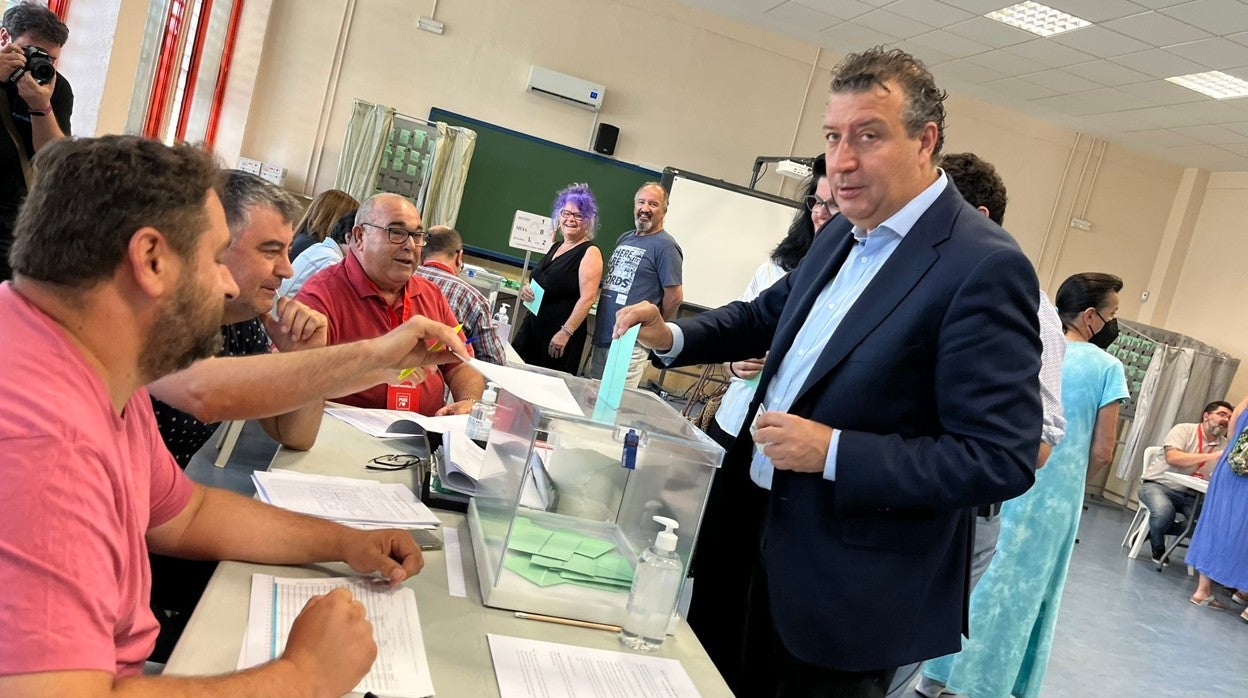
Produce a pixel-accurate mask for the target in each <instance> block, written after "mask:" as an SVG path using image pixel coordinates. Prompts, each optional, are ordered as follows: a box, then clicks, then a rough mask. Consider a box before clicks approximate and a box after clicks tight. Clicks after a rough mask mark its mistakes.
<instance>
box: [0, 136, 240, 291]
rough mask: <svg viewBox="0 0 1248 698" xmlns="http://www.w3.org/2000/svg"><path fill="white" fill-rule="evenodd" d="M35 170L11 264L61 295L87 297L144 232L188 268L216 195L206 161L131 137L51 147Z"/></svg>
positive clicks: (199, 154) (189, 150)
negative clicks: (152, 232) (163, 242)
mask: <svg viewBox="0 0 1248 698" xmlns="http://www.w3.org/2000/svg"><path fill="white" fill-rule="evenodd" d="M34 170H35V181H34V185H33V186H32V187H31V189H30V193H29V194H27V196H26V200H25V202H24V203H23V204H22V209H21V213H19V214H18V217H17V224H16V226H15V227H14V229H13V247H12V248H11V249H10V250H9V264H10V265H11V266H12V267H13V271H14V273H16V274H20V275H21V276H24V277H26V278H28V279H32V280H35V281H41V282H43V283H47V284H54V285H57V286H61V287H64V288H65V289H79V290H82V289H88V288H91V287H92V286H94V285H95V284H96V283H97V282H99V281H101V280H103V279H105V278H108V277H110V276H112V274H113V272H114V271H115V270H116V269H117V266H118V265H119V264H121V263H122V260H123V259H124V258H125V256H126V247H127V246H128V245H129V244H130V239H131V238H132V237H133V236H134V233H135V232H136V231H138V230H139V229H140V228H144V227H152V228H155V229H157V230H159V231H160V232H161V234H163V235H164V236H165V239H167V240H168V241H169V244H170V246H171V247H172V248H173V249H174V251H175V252H177V254H179V255H180V256H182V257H183V258H184V259H192V258H193V257H194V252H195V246H196V244H197V243H198V241H199V236H200V235H201V234H203V233H204V231H206V230H207V229H208V226H209V222H208V213H207V211H206V210H205V204H206V202H207V198H208V192H210V191H213V190H217V186H218V179H217V173H218V170H217V165H216V163H215V162H213V159H212V157H211V156H210V155H208V154H207V153H205V152H203V151H202V150H199V149H197V148H195V147H193V146H190V145H185V144H182V145H175V146H166V145H163V144H161V143H160V142H158V141H153V140H146V139H143V138H139V137H137V136H103V137H101V138H81V139H74V140H70V139H68V138H65V139H61V140H57V141H54V142H52V143H49V144H48V145H46V146H44V147H43V148H40V149H39V153H38V154H36V155H35V160H34ZM217 191H218V194H219V193H220V192H219V190H217Z"/></svg>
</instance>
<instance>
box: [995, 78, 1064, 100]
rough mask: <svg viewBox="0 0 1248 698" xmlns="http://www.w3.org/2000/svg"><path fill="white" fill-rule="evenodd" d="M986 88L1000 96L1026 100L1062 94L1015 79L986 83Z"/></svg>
mask: <svg viewBox="0 0 1248 698" xmlns="http://www.w3.org/2000/svg"><path fill="white" fill-rule="evenodd" d="M984 87H986V88H988V89H990V90H992V91H993V92H995V93H998V94H1003V95H1007V96H1009V97H1015V98H1017V99H1026V100H1032V99H1043V98H1045V97H1053V96H1056V95H1058V94H1060V93H1059V92H1058V91H1057V90H1051V89H1049V88H1047V87H1044V86H1043V85H1037V84H1036V83H1034V82H1028V81H1027V80H1024V79H1022V78H1013V77H1010V78H1003V79H1001V80H994V81H992V82H989V83H985V84H984Z"/></svg>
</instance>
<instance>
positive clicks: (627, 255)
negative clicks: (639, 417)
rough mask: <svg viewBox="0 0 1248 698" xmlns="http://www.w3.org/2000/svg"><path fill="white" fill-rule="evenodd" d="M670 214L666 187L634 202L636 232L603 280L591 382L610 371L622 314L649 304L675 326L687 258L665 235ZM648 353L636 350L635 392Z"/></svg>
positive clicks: (646, 191)
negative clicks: (613, 342)
mask: <svg viewBox="0 0 1248 698" xmlns="http://www.w3.org/2000/svg"><path fill="white" fill-rule="evenodd" d="M666 214H667V192H666V191H665V190H664V189H663V187H662V185H660V184H659V183H658V182H647V183H645V184H643V185H642V186H641V189H638V190H637V196H636V197H635V198H634V200H633V222H634V223H635V224H636V225H637V228H636V229H635V230H630V231H628V232H627V233H624V234H623V235H621V236H620V239H619V240H618V241H617V242H616V247H615V252H613V253H612V254H611V261H610V262H609V263H608V264H607V269H606V272H605V273H604V274H603V275H602V293H601V294H600V295H599V296H598V311H597V315H596V318H595V320H594V338H593V343H594V348H593V351H592V352H591V353H590V364H589V377H590V378H602V372H603V370H604V369H605V368H606V365H607V349H608V347H609V346H610V345H611V330H612V328H613V327H614V326H615V313H616V311H617V310H619V309H620V308H623V307H624V306H626V305H632V304H633V303H640V302H641V301H650V302H651V303H654V304H655V305H657V306H659V308H661V309H662V311H663V318H664V319H666V320H670V319H672V318H673V317H675V316H676V311H677V310H678V309H679V308H680V303H681V301H683V300H684V298H685V294H684V290H683V287H682V286H681V283H682V282H681V272H682V266H683V264H684V261H685V255H684V253H683V252H681V250H680V245H678V244H676V238H674V237H672V236H671V235H670V234H668V232H667V231H665V230H663V217H664V215H666ZM648 353H649V352H647V351H646V350H645V349H642V348H641V347H637V348H636V349H634V350H633V359H632V362H631V363H630V364H629V367H628V379H627V381H626V385H628V386H629V387H630V388H635V387H637V386H638V385H639V384H640V383H641V373H642V371H643V370H644V369H645V366H646V358H647V355H648Z"/></svg>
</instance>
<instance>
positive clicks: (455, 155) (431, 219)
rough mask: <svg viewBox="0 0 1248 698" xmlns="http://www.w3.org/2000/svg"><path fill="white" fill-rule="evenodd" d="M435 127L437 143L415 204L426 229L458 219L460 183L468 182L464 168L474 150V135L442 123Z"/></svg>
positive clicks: (462, 188) (462, 184)
mask: <svg viewBox="0 0 1248 698" xmlns="http://www.w3.org/2000/svg"><path fill="white" fill-rule="evenodd" d="M435 125H436V126H437V128H438V141H437V144H436V146H435V148H434V151H433V164H432V165H431V167H430V173H429V186H427V187H425V189H424V191H423V193H422V196H421V200H420V201H418V202H416V206H417V208H419V209H420V216H421V218H422V219H424V221H425V225H426V226H434V225H445V226H450V227H452V228H454V227H455V221H456V219H458V218H459V203H460V200H461V199H462V198H463V196H464V184H465V183H467V181H468V165H469V164H470V163H471V162H472V153H473V150H475V149H476V147H477V133H476V131H472V130H470V129H466V128H461V127H459V126H449V125H447V124H444V123H442V122H438V123H437V124H435Z"/></svg>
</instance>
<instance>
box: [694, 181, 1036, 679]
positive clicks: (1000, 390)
mask: <svg viewBox="0 0 1248 698" xmlns="http://www.w3.org/2000/svg"><path fill="white" fill-rule="evenodd" d="M849 232H850V223H849V222H848V221H846V220H845V219H844V217H843V216H841V217H837V218H836V219H834V220H833V221H832V222H830V223H829V224H828V225H827V226H826V227H825V228H824V229H823V231H822V232H821V233H820V234H819V235H818V237H816V239H815V242H814V245H813V246H812V247H811V249H810V252H809V253H808V254H807V255H806V257H805V259H804V260H803V261H802V263H801V264H800V265H799V266H798V267H797V268H796V269H794V270H793V271H792V272H791V273H789V274H788V275H787V276H786V277H784V278H783V279H781V280H780V281H778V282H777V283H776V284H775V285H774V286H772V287H771V288H770V289H768V290H767V291H764V292H763V293H762V294H761V295H760V296H759V297H758V298H757V299H755V300H754V301H752V302H750V303H742V302H735V303H731V304H729V305H726V306H723V307H721V308H717V309H715V310H712V311H709V312H706V313H702V314H700V315H698V316H696V317H694V318H690V319H684V320H678V321H677V324H678V325H679V326H680V327H681V329H682V331H683V332H684V336H685V345H684V348H683V350H682V351H681V353H680V355H679V356H678V357H677V359H676V361H675V362H673V363H676V364H700V363H712V362H719V361H727V360H731V359H743V358H746V357H751V356H762V354H763V352H764V351H765V350H768V349H770V351H771V354H770V356H769V357H768V359H767V363H766V367H765V368H764V369H763V372H762V377H761V382H760V386H759V390H758V393H757V395H756V396H755V399H754V404H753V405H751V408H750V412H749V418H748V419H747V420H746V422H745V423H746V424H747V425H748V424H749V422H750V420H751V419H752V418H753V413H754V411H755V410H756V409H757V406H758V403H759V401H760V400H761V399H762V396H764V395H765V394H766V392H767V386H768V384H769V383H770V382H771V379H772V378H773V377H774V375H775V372H776V369H777V367H779V365H780V362H781V360H782V359H783V358H784V355H785V353H786V352H787V351H788V350H789V349H790V348H792V345H793V341H794V338H795V337H796V335H797V331H798V329H799V328H800V327H801V325H802V322H803V321H804V320H805V318H806V316H807V314H808V313H809V311H810V308H811V306H812V305H813V303H814V300H815V297H816V296H817V295H818V294H819V292H820V291H821V290H822V289H823V288H824V286H826V285H827V284H828V282H829V281H830V280H831V279H832V278H833V276H834V275H835V274H836V272H837V270H838V269H840V266H841V264H842V263H843V262H844V260H845V258H846V256H847V255H848V254H849V252H850V248H851V247H852V245H853V242H854V240H853V237H852V236H851V235H850V234H849ZM1038 298H1039V290H1038V284H1037V281H1036V274H1035V270H1034V269H1033V268H1032V265H1031V263H1030V262H1029V261H1028V260H1027V258H1026V257H1025V256H1024V255H1023V253H1022V251H1021V250H1020V249H1019V247H1018V245H1017V244H1016V243H1015V241H1014V239H1013V238H1011V237H1010V236H1009V234H1007V233H1006V232H1005V231H1003V230H1002V229H1001V228H1000V227H999V226H997V225H996V224H995V223H992V222H991V221H989V220H988V219H987V218H985V217H984V216H982V215H980V214H979V212H978V211H976V210H975V209H973V208H971V206H970V205H969V204H967V203H966V202H965V201H964V200H963V199H962V196H961V195H960V194H959V193H958V191H957V189H956V188H954V187H953V185H952V184H950V185H949V186H948V187H946V189H945V191H944V192H942V193H941V195H940V196H939V197H938V198H937V199H936V201H935V202H934V203H933V204H932V206H931V207H930V208H929V209H928V210H927V211H926V212H925V213H924V214H923V215H922V216H921V217H920V218H919V219H918V221H917V222H916V224H915V226H914V228H913V229H911V230H910V232H909V233H908V234H907V235H906V236H905V238H904V239H903V240H902V241H901V243H900V245H899V246H898V247H897V249H896V250H895V251H894V252H893V254H892V256H891V257H890V258H889V259H888V261H887V262H886V263H885V264H884V266H883V267H882V268H881V269H880V271H879V273H878V274H877V275H876V276H875V278H874V279H873V280H872V281H871V283H870V284H869V285H868V286H867V288H866V289H865V290H864V292H863V294H862V296H861V297H860V298H859V299H858V301H857V302H856V303H855V304H854V306H853V307H852V308H851V309H850V310H849V312H848V314H847V315H846V316H845V318H844V320H843V321H842V322H841V324H840V326H839V327H838V328H837V330H836V332H835V333H834V334H833V335H832V336H831V337H830V338H828V340H827V342H826V344H825V345H824V346H823V349H822V351H821V353H820V356H819V358H818V361H817V362H816V364H815V367H814V369H813V370H812V371H811V374H810V376H809V378H808V379H807V380H806V382H805V383H804V384H803V385H802V387H801V390H800V392H799V393H798V396H797V399H796V400H795V402H794V403H793V406H792V408H791V409H790V410H789V412H790V413H791V414H795V415H798V416H801V417H806V418H808V419H812V420H815V421H818V422H821V423H823V424H826V425H828V426H831V427H834V428H837V429H840V430H841V436H840V445H839V455H838V458H837V471H836V481H835V482H832V481H829V480H826V479H824V478H823V477H822V474H821V473H811V474H798V473H793V472H786V471H777V472H776V474H775V479H774V481H773V485H772V497H771V506H770V511H769V513H768V520H767V529H766V533H765V537H764V549H763V560H764V565H765V568H766V570H767V579H768V585H769V589H770V599H771V608H772V612H773V614H774V616H775V624H776V629H777V630H778V632H779V634H780V637H781V639H782V640H783V642H784V643H785V646H786V647H787V648H788V649H789V651H790V652H792V653H793V654H794V655H795V656H797V657H798V658H800V659H802V660H804V661H806V662H810V663H812V664H817V665H821V666H825V667H830V668H834V669H839V670H843V671H865V670H873V669H886V668H891V667H896V666H900V665H904V664H907V663H910V662H914V661H918V660H921V659H927V658H930V657H935V656H940V655H944V654H948V653H950V652H955V651H957V650H958V649H959V648H960V644H959V638H958V636H959V634H960V631H962V632H964V631H965V629H966V608H967V599H968V574H969V565H970V550H971V543H972V533H973V528H972V524H973V520H974V512H973V507H975V506H977V505H979V504H986V503H991V502H999V501H1003V500H1006V499H1011V498H1013V497H1016V496H1018V495H1019V494H1021V493H1023V492H1024V491H1026V490H1027V488H1029V487H1030V486H1031V484H1032V483H1033V482H1034V480H1035V462H1036V454H1037V450H1038V448H1039V443H1040V427H1041V405H1040V391H1039V379H1038V375H1039V370H1040V336H1039V325H1038V321H1037V319H1036V305H1037V302H1038ZM752 448H753V443H752V442H751V440H750V437H749V432H748V429H743V430H742V434H741V435H740V436H739V437H738V439H737V441H736V444H735V445H734V447H733V449H732V450H731V451H730V452H729V454H728V456H727V458H726V459H725V467H748V463H749V458H750V452H751V450H752ZM702 535H705V536H712V535H715V532H714V531H704V532H703V534H702ZM727 610H728V609H725V611H727Z"/></svg>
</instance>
